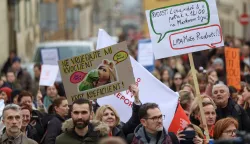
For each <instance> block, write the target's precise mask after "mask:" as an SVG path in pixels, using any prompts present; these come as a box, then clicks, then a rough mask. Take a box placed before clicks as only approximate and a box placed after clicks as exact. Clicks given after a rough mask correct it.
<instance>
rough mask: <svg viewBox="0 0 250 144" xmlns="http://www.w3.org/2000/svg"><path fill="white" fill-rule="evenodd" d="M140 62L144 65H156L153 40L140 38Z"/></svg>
mask: <svg viewBox="0 0 250 144" xmlns="http://www.w3.org/2000/svg"><path fill="white" fill-rule="evenodd" d="M138 62H139V63H140V64H141V65H143V66H152V65H154V54H153V47H152V43H151V40H149V39H146V40H140V41H139V42H138Z"/></svg>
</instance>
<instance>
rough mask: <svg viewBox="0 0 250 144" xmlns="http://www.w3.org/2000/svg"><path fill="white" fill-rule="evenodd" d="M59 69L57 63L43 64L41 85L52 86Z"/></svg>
mask: <svg viewBox="0 0 250 144" xmlns="http://www.w3.org/2000/svg"><path fill="white" fill-rule="evenodd" d="M58 71H59V67H58V66H57V65H42V72H41V76H40V81H39V85H40V86H52V85H53V84H54V83H55V81H56V77H57V74H58Z"/></svg>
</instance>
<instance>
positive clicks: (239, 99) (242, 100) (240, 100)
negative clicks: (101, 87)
mask: <svg viewBox="0 0 250 144" xmlns="http://www.w3.org/2000/svg"><path fill="white" fill-rule="evenodd" d="M244 102H245V101H244V99H243V97H242V95H238V101H237V103H238V105H243V104H244Z"/></svg>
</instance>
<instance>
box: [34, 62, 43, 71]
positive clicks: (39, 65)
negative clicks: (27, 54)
mask: <svg viewBox="0 0 250 144" xmlns="http://www.w3.org/2000/svg"><path fill="white" fill-rule="evenodd" d="M36 67H37V68H38V69H39V70H40V71H41V70H42V65H41V64H40V63H36V64H35V65H34V68H36Z"/></svg>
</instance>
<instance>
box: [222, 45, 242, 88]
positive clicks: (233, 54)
mask: <svg viewBox="0 0 250 144" xmlns="http://www.w3.org/2000/svg"><path fill="white" fill-rule="evenodd" d="M225 59H226V70H227V85H228V86H234V87H235V88H236V89H238V90H240V88H241V85H240V81H241V80H240V51H239V49H238V48H229V47H226V48H225Z"/></svg>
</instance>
